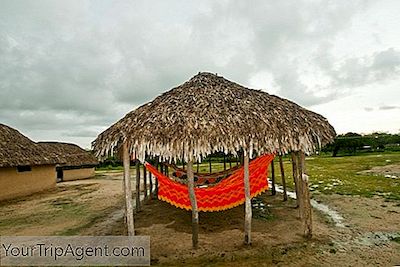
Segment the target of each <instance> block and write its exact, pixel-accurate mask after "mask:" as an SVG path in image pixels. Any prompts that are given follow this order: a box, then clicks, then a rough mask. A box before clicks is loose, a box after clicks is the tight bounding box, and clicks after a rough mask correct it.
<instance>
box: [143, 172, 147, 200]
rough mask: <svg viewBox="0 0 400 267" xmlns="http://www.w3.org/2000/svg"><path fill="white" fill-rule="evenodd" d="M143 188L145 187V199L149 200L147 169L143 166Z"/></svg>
mask: <svg viewBox="0 0 400 267" xmlns="http://www.w3.org/2000/svg"><path fill="white" fill-rule="evenodd" d="M143 187H144V199H145V200H147V169H146V167H145V166H144V165H143Z"/></svg>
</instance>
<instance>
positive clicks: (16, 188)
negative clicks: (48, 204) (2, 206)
mask: <svg viewBox="0 0 400 267" xmlns="http://www.w3.org/2000/svg"><path fill="white" fill-rule="evenodd" d="M55 184H56V171H55V166H54V165H53V166H50V165H42V166H32V171H29V172H18V171H17V168H16V167H14V168H0V200H4V199H11V198H14V197H19V196H25V195H29V194H32V193H35V192H39V191H41V190H45V189H48V188H51V187H54V186H55Z"/></svg>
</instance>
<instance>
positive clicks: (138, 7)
mask: <svg viewBox="0 0 400 267" xmlns="http://www.w3.org/2000/svg"><path fill="white" fill-rule="evenodd" d="M1 5H2V8H1V9H0V121H1V122H4V123H8V124H11V125H14V126H15V127H18V128H21V129H24V130H26V131H27V132H28V133H30V134H32V135H34V136H37V137H38V138H41V137H42V136H43V137H45V138H51V136H52V135H53V136H54V137H55V138H60V139H62V138H65V139H68V140H79V142H82V144H83V143H84V144H85V145H86V146H88V144H89V142H90V140H91V139H93V138H95V136H96V133H99V132H100V131H101V130H103V129H105V128H106V127H108V126H109V125H110V124H112V123H113V122H115V121H116V120H117V119H119V118H120V117H122V116H123V115H124V114H125V113H126V112H128V111H130V110H132V109H133V108H135V107H136V106H138V105H140V104H142V103H144V102H146V101H149V100H151V99H153V98H154V97H155V96H157V95H158V94H160V93H162V92H163V91H165V90H167V89H169V88H171V87H173V86H176V85H178V84H180V83H182V82H183V81H185V80H187V79H188V78H190V77H191V76H192V75H194V74H196V73H197V72H199V71H212V72H217V73H219V74H222V75H224V76H225V77H227V78H230V79H232V80H235V81H237V82H239V83H242V84H244V85H248V84H249V81H250V80H251V78H252V77H254V76H255V75H257V74H259V73H268V74H269V75H270V77H271V79H272V80H273V82H274V86H276V91H278V92H279V95H281V96H284V97H287V98H289V99H292V100H294V101H297V102H299V104H302V105H306V106H312V105H316V104H321V103H326V102H329V101H332V100H333V99H337V98H340V97H343V96H344V94H345V93H344V92H343V88H348V87H352V86H360V85H363V84H367V83H372V82H379V81H385V80H387V79H392V78H393V77H395V75H398V72H399V64H400V63H399V62H400V57H399V51H398V49H397V48H388V49H386V50H382V51H376V52H375V53H373V54H369V55H366V56H365V57H360V58H359V57H354V58H341V59H340V60H339V61H338V59H337V58H335V56H334V54H333V52H332V42H333V41H334V38H335V36H337V34H339V33H341V32H342V31H344V30H346V29H348V27H350V25H351V23H352V20H353V19H354V17H355V16H356V15H358V14H360V13H362V12H363V11H364V10H366V9H368V7H369V5H370V2H369V1H351V2H349V1H344V0H342V1H333V2H328V3H327V2H326V1H253V2H252V3H251V4H250V3H248V2H244V1H194V2H192V1H191V2H189V1H168V2H163V1H154V2H152V3H149V2H148V1H126V2H112V1H89V0H87V1H77V0H72V1H63V2H61V1H50V0H48V1H47V0H43V1H42V0H40V1H11V0H10V1H2V4H1ZM306 71H308V72H309V73H313V72H314V71H316V72H321V73H323V75H324V76H325V79H327V80H328V81H329V82H328V83H326V82H325V83H322V82H321V83H320V84H319V83H315V82H314V80H313V79H311V80H312V82H310V81H307V80H304V78H303V77H304V76H305V75H306V74H307V73H306ZM263 87H264V88H268V87H271V85H270V84H265V86H263ZM322 91H324V92H325V93H324V94H323V95H321V94H319V93H320V92H322ZM74 138H75V139H74Z"/></svg>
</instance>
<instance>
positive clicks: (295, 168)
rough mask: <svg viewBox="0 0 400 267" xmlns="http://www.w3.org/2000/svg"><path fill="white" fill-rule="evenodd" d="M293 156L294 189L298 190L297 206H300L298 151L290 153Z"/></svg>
mask: <svg viewBox="0 0 400 267" xmlns="http://www.w3.org/2000/svg"><path fill="white" fill-rule="evenodd" d="M290 155H291V157H292V174H293V182H294V189H295V191H296V207H297V208H298V207H300V198H301V197H300V192H299V182H298V174H297V155H296V152H293V151H292V152H291V153H290Z"/></svg>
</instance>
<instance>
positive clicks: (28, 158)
mask: <svg viewBox="0 0 400 267" xmlns="http://www.w3.org/2000/svg"><path fill="white" fill-rule="evenodd" d="M58 162H59V159H58V158H57V157H56V156H55V155H54V154H52V153H48V152H47V151H46V150H45V149H44V148H43V147H41V146H40V145H39V144H37V143H35V142H33V141H32V140H30V139H29V138H28V137H26V136H24V135H22V134H21V133H20V132H18V131H17V130H15V129H13V128H11V127H9V126H7V125H4V124H1V123H0V168H1V167H16V166H24V165H32V166H33V165H48V164H52V165H54V164H56V163H58Z"/></svg>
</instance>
